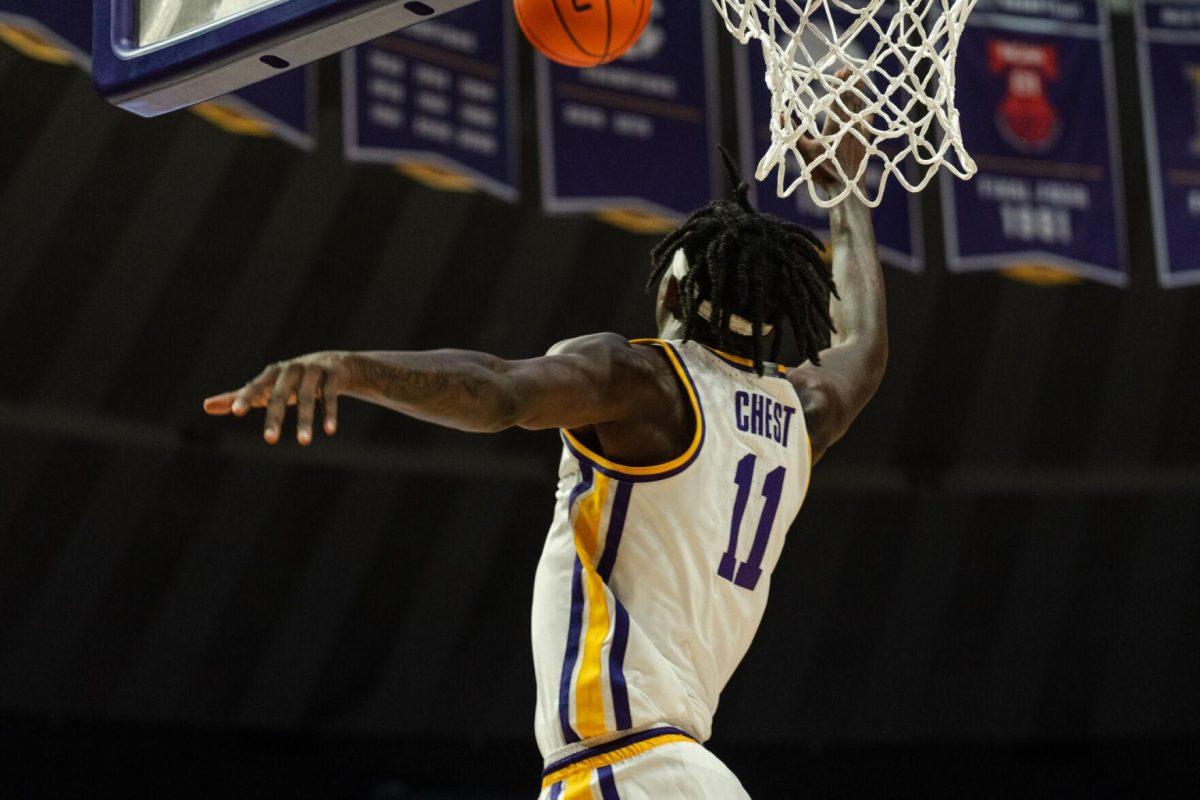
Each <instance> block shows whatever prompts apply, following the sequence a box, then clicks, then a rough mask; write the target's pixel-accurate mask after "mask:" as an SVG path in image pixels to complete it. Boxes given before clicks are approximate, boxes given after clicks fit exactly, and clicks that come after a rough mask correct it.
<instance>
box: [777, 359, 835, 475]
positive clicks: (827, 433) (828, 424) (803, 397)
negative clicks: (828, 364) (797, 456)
mask: <svg viewBox="0 0 1200 800" xmlns="http://www.w3.org/2000/svg"><path fill="white" fill-rule="evenodd" d="M823 369H825V368H824V367H816V366H813V365H812V364H804V365H802V366H799V367H796V368H795V369H792V370H790V371H789V372H788V375H787V378H788V381H789V382H790V383H791V384H792V387H793V388H794V389H795V390H796V396H797V397H799V398H800V407H801V408H802V409H803V410H804V423H805V425H806V427H807V428H808V436H809V441H810V443H811V444H812V451H813V458H814V459H820V458H821V456H823V455H824V454H825V451H826V450H828V449H829V447H830V445H832V444H833V443H834V442H835V441H837V439H838V438H840V437H841V434H842V433H844V431H845V427H848V423H847V424H843V416H844V415H843V413H842V403H841V395H840V393H839V392H838V391H837V388H836V382H835V381H831V380H829V379H830V378H831V377H832V375H831V373H830V371H829V370H825V372H822V370H823Z"/></svg>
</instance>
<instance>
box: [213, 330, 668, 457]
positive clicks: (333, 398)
mask: <svg viewBox="0 0 1200 800" xmlns="http://www.w3.org/2000/svg"><path fill="white" fill-rule="evenodd" d="M648 350H649V349H648V348H644V347H634V346H632V345H630V344H629V343H628V342H627V341H626V340H625V339H623V338H621V337H620V336H617V335H616V334H596V335H593V336H586V337H582V338H580V339H575V340H572V341H570V342H567V343H564V344H563V345H560V346H558V347H556V348H555V349H554V350H552V351H551V352H550V353H549V354H548V355H545V356H542V357H540V358H530V359H524V360H519V361H508V360H505V359H502V358H497V357H495V356H491V355H488V354H486V353H477V352H469V351H464V350H431V351H423V352H321V353H312V354H310V355H305V356H301V357H299V358H294V359H291V360H288V361H281V362H279V363H276V364H272V365H271V366H269V367H267V368H266V369H264V370H263V371H262V372H261V373H260V374H259V375H258V376H257V377H256V378H254V379H253V380H251V381H250V382H249V383H247V384H246V385H245V386H243V387H242V388H241V389H239V390H237V391H232V392H225V393H224V394H219V395H216V396H214V397H210V398H208V399H207V400H205V401H204V410H205V411H206V412H207V413H209V414H213V415H218V416H220V415H226V414H233V415H234V416H243V415H245V414H246V413H248V412H249V411H250V410H251V409H254V408H265V409H266V412H267V413H266V420H265V422H264V424H263V437H264V438H265V439H266V440H267V442H269V443H271V444H274V443H275V442H278V441H279V439H280V437H281V435H282V430H283V422H284V417H285V415H286V413H287V408H288V406H296V408H297V414H296V417H297V419H296V438H297V440H298V441H299V442H300V443H301V444H304V445H307V444H309V443H310V442H311V441H312V438H313V420H314V417H315V412H316V407H317V405H318V404H319V405H321V406H322V408H323V411H324V429H325V432H326V433H327V434H329V435H332V434H334V433H335V432H336V431H337V401H338V398H339V397H342V396H346V397H353V398H357V399H360V400H366V401H368V402H371V403H375V404H377V405H381V406H384V407H386V408H390V409H392V410H394V411H398V412H401V413H403V414H407V415H409V416H411V417H416V418H417V419H421V420H425V421H427V422H433V423H436V424H438V425H443V426H446V427H449V428H456V429H458V430H463V431H474V432H493V431H499V430H503V429H505V428H511V427H522V428H528V429H543V428H579V427H584V426H587V425H596V424H600V423H607V422H620V421H624V420H630V419H633V418H634V417H639V416H641V417H647V418H649V417H650V416H651V415H654V414H668V413H670V411H671V410H672V408H673V406H672V405H671V404H672V403H677V398H676V397H675V392H676V390H675V386H674V383H673V378H672V376H671V375H670V374H669V372H666V371H664V370H663V369H662V365H661V359H659V357H658V356H656V355H655V354H653V353H650V352H648Z"/></svg>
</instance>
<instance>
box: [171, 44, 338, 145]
mask: <svg viewBox="0 0 1200 800" xmlns="http://www.w3.org/2000/svg"><path fill="white" fill-rule="evenodd" d="M317 109H318V100H317V65H316V64H308V65H307V66H304V67H300V68H299V69H293V70H290V71H288V72H283V73H280V74H279V75H276V76H275V77H273V78H267V79H266V80H265V81H259V82H258V83H253V84H251V85H249V86H247V87H245V88H244V89H238V90H237V91H236V92H232V93H230V94H226V95H222V96H221V97H218V98H216V99H214V100H209V101H208V102H207V103H200V104H198V105H195V106H192V108H191V110H192V111H193V112H195V113H196V114H199V115H200V116H201V117H204V118H205V119H206V120H208V121H209V122H211V123H213V124H214V125H216V126H218V127H219V128H222V129H223V130H226V131H229V132H230V133H237V134H241V135H243V136H278V137H279V138H280V139H282V140H284V141H285V142H287V143H289V144H291V145H294V146H295V147H299V148H300V149H301V150H313V149H314V148H316V146H317Z"/></svg>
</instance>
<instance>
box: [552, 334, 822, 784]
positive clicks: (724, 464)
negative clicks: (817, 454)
mask: <svg viewBox="0 0 1200 800" xmlns="http://www.w3.org/2000/svg"><path fill="white" fill-rule="evenodd" d="M644 344H645V346H654V347H660V348H662V349H663V351H664V354H665V355H666V357H667V358H668V359H669V360H670V361H671V363H672V365H673V366H674V367H675V368H676V370H677V371H678V374H679V376H680V383H681V386H682V387H683V388H684V391H685V394H686V400H687V402H689V403H691V404H692V407H693V413H694V416H695V421H696V429H695V432H694V436H693V439H692V441H691V444H690V446H689V447H688V449H687V450H686V451H685V452H684V453H682V454H681V455H680V456H679V457H678V458H676V459H674V460H673V461H671V462H669V463H667V464H663V465H659V466H655V467H622V466H620V465H617V464H613V463H612V462H610V461H608V460H607V459H605V458H603V457H602V456H601V455H599V454H597V453H595V452H593V451H592V450H591V449H589V448H588V447H587V446H586V445H585V444H584V443H583V442H580V441H579V440H578V439H576V438H575V437H573V436H571V435H570V434H568V433H564V443H565V447H564V450H563V457H562V461H561V464H560V469H559V483H558V493H557V505H556V508H555V514H554V520H553V522H552V524H551V528H550V532H549V535H548V536H547V539H546V544H545V548H544V550H543V553H542V557H541V561H540V562H539V565H538V571H537V578H536V581H535V586H534V601H533V623H532V628H533V649H534V663H535V670H536V673H537V681H538V710H537V721H536V733H537V739H538V745H539V747H540V748H541V750H542V754H543V756H544V757H545V758H546V761H547V765H548V766H549V767H553V766H554V765H555V764H558V763H566V762H567V761H575V760H577V759H578V758H580V757H582V756H583V755H585V754H590V753H599V752H601V751H602V750H605V747H604V745H605V744H606V743H607V744H608V749H609V750H611V749H612V748H613V747H617V746H620V747H622V748H628V747H637V746H640V745H639V744H638V743H639V742H641V743H643V745H644V744H645V743H646V742H647V740H648V737H650V736H656V737H658V738H659V739H661V738H662V737H663V736H669V735H673V734H674V732H673V731H672V730H671V729H677V731H678V734H679V735H686V736H689V737H691V738H694V739H696V740H697V741H701V742H703V741H704V740H706V739H707V738H708V737H709V734H710V732H711V727H712V717H713V713H714V712H715V711H716V707H717V700H718V697H719V695H720V693H721V690H722V689H723V688H724V686H725V684H726V682H727V681H728V680H729V677H730V676H731V675H732V674H733V671H734V669H735V668H736V667H737V665H738V663H739V662H740V661H741V659H742V656H743V655H744V654H745V652H746V649H747V648H748V647H749V645H750V642H751V640H752V639H753V637H754V634H755V632H756V630H757V629H758V625H759V622H760V620H761V618H762V614H763V611H764V609H765V608H766V601H767V593H768V589H769V586H770V580H771V572H772V570H773V569H774V567H775V564H776V562H777V561H778V558H779V554H780V552H781V550H782V548H783V541H784V536H785V534H786V532H787V530H788V528H789V527H790V525H791V523H792V521H793V520H794V519H795V516H796V514H797V512H798V511H799V509H800V505H801V503H802V502H803V499H804V495H805V492H806V491H807V488H808V481H809V472H810V469H811V451H810V448H809V443H808V433H807V430H806V427H805V422H804V415H803V412H802V411H801V408H800V402H799V400H798V398H797V396H796V392H795V390H794V389H793V388H792V386H791V384H790V383H789V382H788V381H787V380H786V378H784V377H783V371H782V370H781V369H778V368H776V367H775V366H774V365H768V367H769V369H768V371H767V372H766V374H765V375H764V376H762V377H760V376H758V375H756V374H755V373H754V370H753V369H752V368H751V367H750V366H749V365H748V363H747V362H745V361H744V360H742V359H736V358H733V357H731V356H727V355H724V354H719V353H717V352H715V351H713V350H710V349H708V348H706V347H704V346H702V345H700V344H697V343H695V342H686V343H680V342H656V341H650V342H645V343H644Z"/></svg>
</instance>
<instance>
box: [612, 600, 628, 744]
mask: <svg viewBox="0 0 1200 800" xmlns="http://www.w3.org/2000/svg"><path fill="white" fill-rule="evenodd" d="M627 644H629V612H628V611H626V610H625V606H624V605H622V604H621V601H620V600H617V621H616V622H615V623H614V624H613V641H612V649H610V650H609V651H608V680H609V683H610V684H612V703H613V722H615V723H616V725H617V730H619V731H623V730H627V729H629V728H632V727H633V721H632V720H631V718H630V713H629V690H628V688H627V687H626V686H625V646H626V645H627Z"/></svg>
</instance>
